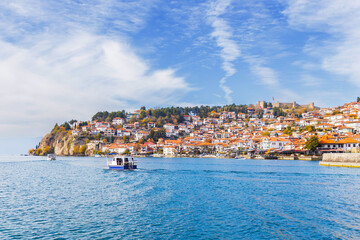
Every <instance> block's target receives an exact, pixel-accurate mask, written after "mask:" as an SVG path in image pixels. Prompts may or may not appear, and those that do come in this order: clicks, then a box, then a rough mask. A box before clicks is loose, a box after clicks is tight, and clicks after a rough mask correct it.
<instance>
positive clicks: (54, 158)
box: [46, 154, 56, 161]
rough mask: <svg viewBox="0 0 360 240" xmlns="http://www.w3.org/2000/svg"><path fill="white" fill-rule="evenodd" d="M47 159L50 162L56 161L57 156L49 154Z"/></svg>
mask: <svg viewBox="0 0 360 240" xmlns="http://www.w3.org/2000/svg"><path fill="white" fill-rule="evenodd" d="M46 159H47V160H49V161H54V160H56V155H55V154H48V155H47V158H46Z"/></svg>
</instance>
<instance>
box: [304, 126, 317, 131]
mask: <svg viewBox="0 0 360 240" xmlns="http://www.w3.org/2000/svg"><path fill="white" fill-rule="evenodd" d="M305 130H306V131H308V132H314V131H315V127H314V126H312V125H309V126H306V127H305Z"/></svg>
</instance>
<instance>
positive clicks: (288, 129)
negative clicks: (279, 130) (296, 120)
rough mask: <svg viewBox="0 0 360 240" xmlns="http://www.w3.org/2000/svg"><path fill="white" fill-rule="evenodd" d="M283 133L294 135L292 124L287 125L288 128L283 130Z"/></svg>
mask: <svg viewBox="0 0 360 240" xmlns="http://www.w3.org/2000/svg"><path fill="white" fill-rule="evenodd" d="M283 133H285V134H287V135H289V136H292V134H293V132H292V130H291V126H287V127H286V129H285V130H284V131H283Z"/></svg>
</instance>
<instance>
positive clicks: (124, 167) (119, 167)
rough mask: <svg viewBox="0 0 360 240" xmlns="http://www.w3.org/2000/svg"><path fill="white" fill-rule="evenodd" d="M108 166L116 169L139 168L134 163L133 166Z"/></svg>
mask: <svg viewBox="0 0 360 240" xmlns="http://www.w3.org/2000/svg"><path fill="white" fill-rule="evenodd" d="M108 167H109V169H115V170H133V169H137V166H136V165H134V166H132V167H130V166H118V165H109V166H108Z"/></svg>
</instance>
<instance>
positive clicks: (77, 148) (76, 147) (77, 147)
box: [73, 145, 79, 155]
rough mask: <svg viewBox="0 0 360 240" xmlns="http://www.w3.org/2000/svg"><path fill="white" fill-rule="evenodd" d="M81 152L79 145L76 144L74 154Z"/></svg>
mask: <svg viewBox="0 0 360 240" xmlns="http://www.w3.org/2000/svg"><path fill="white" fill-rule="evenodd" d="M78 153H79V146H78V145H75V146H74V150H73V155H77V154H78Z"/></svg>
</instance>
